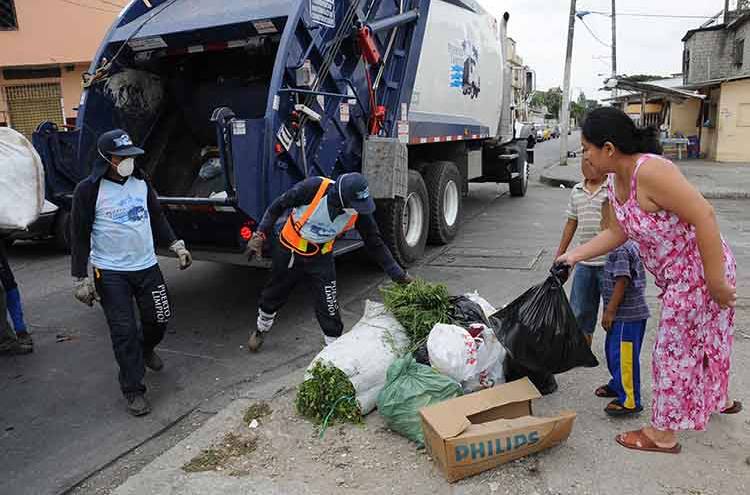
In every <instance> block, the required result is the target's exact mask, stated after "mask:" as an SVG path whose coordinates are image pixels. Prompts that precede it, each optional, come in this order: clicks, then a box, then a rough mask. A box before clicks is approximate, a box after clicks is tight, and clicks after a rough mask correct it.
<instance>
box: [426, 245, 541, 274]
mask: <svg viewBox="0 0 750 495" xmlns="http://www.w3.org/2000/svg"><path fill="white" fill-rule="evenodd" d="M544 252H545V251H544V249H539V250H538V251H536V252H533V253H529V252H528V251H522V250H514V249H486V248H472V247H454V248H448V249H447V250H446V251H444V252H443V253H441V254H440V255H438V256H437V257H436V258H434V259H433V260H431V261H430V262H429V263H428V265H430V266H443V267H452V268H485V269H495V270H533V269H534V267H535V266H536V264H537V263H538V262H539V260H540V259H541V258H542V256H543V255H544Z"/></svg>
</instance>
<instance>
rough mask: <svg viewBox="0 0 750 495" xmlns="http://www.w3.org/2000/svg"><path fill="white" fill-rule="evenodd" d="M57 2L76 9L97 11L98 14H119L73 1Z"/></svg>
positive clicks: (61, 0)
mask: <svg viewBox="0 0 750 495" xmlns="http://www.w3.org/2000/svg"><path fill="white" fill-rule="evenodd" d="M58 1H60V2H63V3H67V4H69V5H75V6H76V7H82V8H84V9H89V10H97V11H99V12H107V13H109V14H119V13H120V12H119V11H117V10H109V9H105V8H99V7H94V6H93V5H86V4H85V3H78V2H74V1H73V0H58Z"/></svg>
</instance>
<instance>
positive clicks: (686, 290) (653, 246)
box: [558, 107, 742, 453]
mask: <svg viewBox="0 0 750 495" xmlns="http://www.w3.org/2000/svg"><path fill="white" fill-rule="evenodd" d="M582 133H583V137H582V139H581V141H582V144H583V150H584V160H588V161H589V162H590V163H591V165H592V166H593V167H594V168H595V169H596V170H598V171H599V172H600V173H608V174H611V175H610V181H609V187H608V194H609V200H610V203H611V204H612V206H613V208H614V212H615V214H616V218H617V222H610V225H609V228H608V229H607V230H606V231H604V232H602V233H601V234H599V235H598V236H597V237H596V238H594V239H593V240H591V241H589V242H588V243H586V244H584V245H583V246H579V247H578V248H576V249H574V250H573V251H571V252H569V253H567V254H565V255H563V256H561V257H559V258H558V261H559V262H563V263H567V264H568V265H571V266H573V265H575V264H576V263H578V262H580V261H584V260H588V259H591V258H594V257H596V256H600V255H603V254H605V253H608V252H610V251H612V250H613V249H615V248H617V247H618V246H620V245H622V244H623V243H624V242H625V241H627V240H628V239H632V240H634V241H635V242H636V243H637V244H638V247H639V251H640V253H641V259H642V260H643V263H644V264H645V266H646V268H647V269H648V270H649V271H650V272H651V273H652V274H653V275H654V277H655V278H656V285H657V286H658V287H659V288H660V289H661V290H662V293H661V295H660V296H659V297H660V299H661V303H662V313H661V320H660V322H659V329H658V332H657V336H656V343H655V346H654V350H653V354H652V388H653V402H652V411H651V426H648V427H644V428H642V429H640V430H636V431H630V432H627V433H623V434H620V435H618V436H617V437H616V440H617V442H618V443H620V444H621V445H623V446H624V447H627V448H630V449H636V450H648V451H654V452H665V453H678V452H680V450H681V446H680V444H679V442H678V438H677V432H679V431H683V430H698V431H702V430H705V429H706V427H707V426H708V421H709V419H710V417H711V415H712V414H715V413H723V414H735V413H738V412H739V411H740V410H741V409H742V403H740V402H738V401H732V400H730V398H729V390H728V389H729V369H730V365H731V355H732V342H733V334H734V317H735V310H734V306H735V304H736V301H737V293H736V289H735V287H736V280H737V275H736V263H735V258H734V255H733V254H732V251H731V250H730V249H729V246H728V245H727V244H726V243H725V242H724V240H723V239H722V237H721V233H720V232H719V226H718V223H717V221H716V215H715V213H714V210H713V208H712V207H711V205H710V204H709V203H708V201H706V200H705V198H703V196H701V194H700V193H699V192H698V190H697V189H695V187H693V186H692V185H691V184H690V183H689V182H688V181H687V180H686V179H685V177H684V176H683V175H682V173H681V172H680V169H679V168H678V167H676V166H675V165H674V164H673V163H671V162H670V161H668V160H666V159H664V158H662V157H660V156H658V155H656V154H654V153H658V152H659V149H660V145H659V142H658V139H657V135H656V131H655V130H654V129H638V128H637V127H636V126H635V124H634V123H633V121H632V120H631V119H630V117H628V116H627V115H626V114H625V113H624V112H622V111H621V110H618V109H616V108H613V107H606V108H598V109H596V110H593V111H592V112H591V113H590V114H589V116H588V118H587V119H586V122H585V123H584V125H583V129H582Z"/></svg>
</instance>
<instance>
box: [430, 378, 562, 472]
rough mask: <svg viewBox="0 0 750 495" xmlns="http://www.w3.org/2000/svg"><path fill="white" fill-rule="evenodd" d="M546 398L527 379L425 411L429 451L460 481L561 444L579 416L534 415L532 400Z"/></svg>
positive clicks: (449, 401) (443, 469)
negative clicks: (544, 416) (542, 416)
mask: <svg viewBox="0 0 750 495" xmlns="http://www.w3.org/2000/svg"><path fill="white" fill-rule="evenodd" d="M540 397H541V394H540V393H539V391H538V390H537V389H536V387H534V385H533V384H532V383H531V382H530V381H529V379H528V378H523V379H521V380H516V381H514V382H511V383H506V384H503V385H498V386H496V387H493V388H489V389H486V390H482V391H480V392H476V393H473V394H469V395H464V396H463V397H457V398H455V399H451V400H447V401H445V402H441V403H439V404H435V405H433V406H428V407H425V408H423V409H421V410H420V412H419V413H420V415H421V416H422V429H423V430H424V437H425V446H426V447H427V451H428V452H429V453H430V455H431V456H432V458H433V459H434V460H435V462H436V463H437V464H438V466H439V467H440V470H441V471H443V473H444V474H445V477H446V479H447V480H448V481H450V482H454V481H457V480H460V479H462V478H466V477H467V476H472V475H474V474H477V473H481V472H482V471H486V470H488V469H491V468H493V467H495V466H499V465H500V464H504V463H506V462H509V461H512V460H515V459H518V458H520V457H524V456H526V455H529V454H531V453H534V452H539V451H541V450H544V449H547V448H550V447H552V446H554V445H557V444H559V443H561V442H563V441H564V440H565V439H566V438H568V436H569V435H570V431H571V430H572V429H573V422H574V421H575V418H576V413H575V412H572V411H565V412H562V413H560V415H559V416H556V417H550V418H541V417H536V416H533V414H532V410H531V401H532V400H534V399H538V398H540Z"/></svg>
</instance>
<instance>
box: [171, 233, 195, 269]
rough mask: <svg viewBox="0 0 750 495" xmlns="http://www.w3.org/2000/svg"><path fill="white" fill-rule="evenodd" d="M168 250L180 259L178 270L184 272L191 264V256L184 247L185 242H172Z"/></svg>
mask: <svg viewBox="0 0 750 495" xmlns="http://www.w3.org/2000/svg"><path fill="white" fill-rule="evenodd" d="M169 250H170V251H172V252H173V253H174V254H176V255H177V257H178V258H179V259H180V270H184V269H186V268H188V267H189V266H190V265H192V264H193V256H192V255H191V254H190V251H188V250H187V248H186V247H185V241H182V240H180V241H174V242H173V243H172V245H171V246H169Z"/></svg>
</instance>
